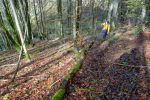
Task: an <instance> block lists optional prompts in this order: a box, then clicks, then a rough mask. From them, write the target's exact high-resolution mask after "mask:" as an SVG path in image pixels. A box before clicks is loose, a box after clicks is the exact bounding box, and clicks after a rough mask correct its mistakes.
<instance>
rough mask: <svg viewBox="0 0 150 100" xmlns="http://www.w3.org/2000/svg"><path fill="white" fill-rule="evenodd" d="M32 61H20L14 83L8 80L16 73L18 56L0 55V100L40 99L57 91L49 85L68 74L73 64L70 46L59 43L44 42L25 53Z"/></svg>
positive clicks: (64, 41) (16, 54)
mask: <svg viewBox="0 0 150 100" xmlns="http://www.w3.org/2000/svg"><path fill="white" fill-rule="evenodd" d="M28 51H29V53H30V54H32V55H31V57H32V61H31V62H26V60H25V59H22V60H21V64H20V68H19V70H18V73H17V76H16V79H15V82H11V79H12V77H13V75H14V73H15V72H16V64H17V59H18V55H19V54H18V53H16V52H15V53H13V54H11V53H9V52H7V53H3V54H2V57H3V59H2V60H0V64H1V65H2V66H1V67H0V98H1V99H2V98H11V99H13V100H14V99H34V100H38V99H42V98H45V99H46V98H47V99H48V95H51V94H50V93H51V92H50V91H52V92H53V93H54V92H55V91H56V89H58V87H57V86H59V82H58V84H57V85H53V84H54V83H55V82H56V81H57V80H59V81H61V80H62V78H63V77H64V76H65V75H67V74H68V71H69V70H70V68H71V67H72V65H73V64H74V53H73V42H72V41H71V40H70V39H68V38H66V39H63V40H54V41H51V40H50V41H44V42H39V43H37V44H36V46H35V47H34V48H29V49H28Z"/></svg>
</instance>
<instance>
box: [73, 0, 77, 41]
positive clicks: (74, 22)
mask: <svg viewBox="0 0 150 100" xmlns="http://www.w3.org/2000/svg"><path fill="white" fill-rule="evenodd" d="M73 4H74V5H73V7H74V8H73V38H74V40H75V39H76V1H75V2H74V3H73Z"/></svg>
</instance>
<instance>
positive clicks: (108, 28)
mask: <svg viewBox="0 0 150 100" xmlns="http://www.w3.org/2000/svg"><path fill="white" fill-rule="evenodd" d="M101 25H102V27H103V29H104V30H106V31H107V33H109V32H110V24H107V23H106V22H105V23H102V24H101Z"/></svg>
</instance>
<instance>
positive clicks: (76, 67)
mask: <svg viewBox="0 0 150 100" xmlns="http://www.w3.org/2000/svg"><path fill="white" fill-rule="evenodd" d="M79 69H80V63H76V64H75V65H74V66H73V68H72V69H71V71H70V74H75V73H76V72H77V71H78V70H79Z"/></svg>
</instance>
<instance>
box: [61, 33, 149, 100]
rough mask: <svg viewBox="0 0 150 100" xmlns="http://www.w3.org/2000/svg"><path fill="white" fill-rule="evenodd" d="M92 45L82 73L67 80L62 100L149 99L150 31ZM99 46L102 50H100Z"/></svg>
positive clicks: (126, 34) (125, 35)
mask: <svg viewBox="0 0 150 100" xmlns="http://www.w3.org/2000/svg"><path fill="white" fill-rule="evenodd" d="M118 33H119V34H121V36H120V37H119V39H117V40H116V41H114V42H112V43H110V44H109V45H108V46H107V47H106V46H105V45H106V44H107V41H105V42H103V43H102V44H99V42H98V41H96V42H95V43H94V45H93V46H92V48H91V49H90V50H89V51H88V53H87V56H86V58H85V60H84V62H83V65H82V67H81V70H80V71H79V72H78V73H76V75H75V76H74V78H73V79H72V80H71V81H70V84H69V86H68V88H67V93H66V95H65V98H64V99H65V100H121V99H123V100H148V99H149V97H150V45H149V44H150V30H145V32H144V34H142V33H141V34H139V35H138V36H136V37H135V36H134V37H132V36H131V31H127V32H124V33H123V34H122V33H120V32H118ZM100 45H103V46H102V47H105V49H103V50H100Z"/></svg>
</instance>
